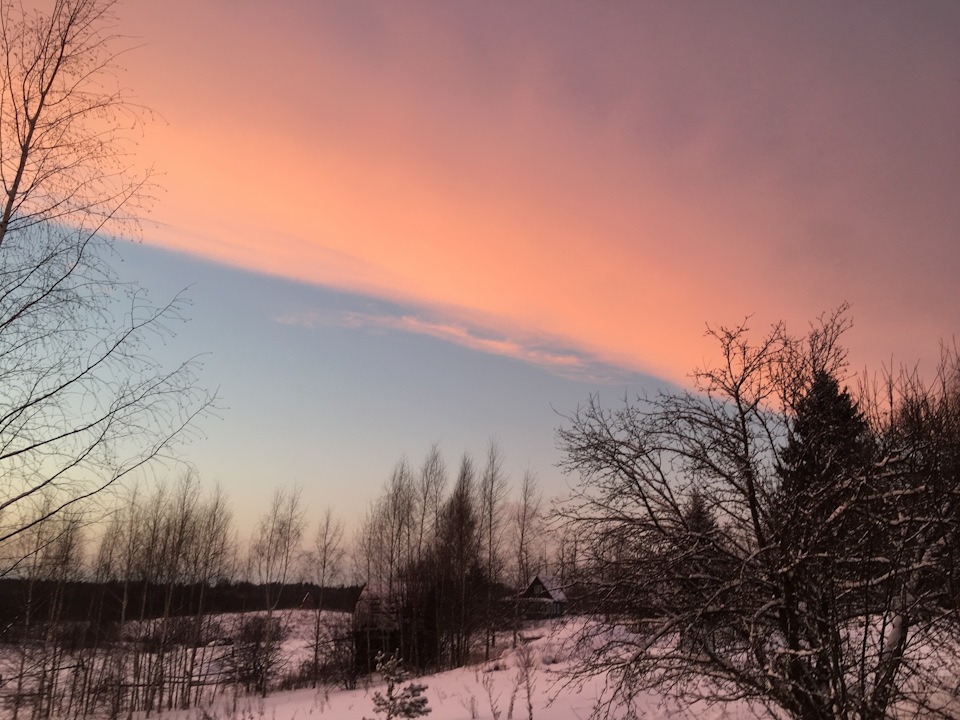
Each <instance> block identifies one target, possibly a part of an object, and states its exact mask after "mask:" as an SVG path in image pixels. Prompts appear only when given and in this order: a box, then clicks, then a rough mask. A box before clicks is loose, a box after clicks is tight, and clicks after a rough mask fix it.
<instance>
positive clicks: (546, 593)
mask: <svg viewBox="0 0 960 720" xmlns="http://www.w3.org/2000/svg"><path fill="white" fill-rule="evenodd" d="M520 598H521V600H522V602H523V605H524V607H525V609H526V613H525V614H527V615H529V616H533V617H546V618H555V617H560V616H561V615H563V613H564V611H565V610H566V605H567V596H566V594H565V593H564V592H563V590H561V589H560V585H559V583H557V581H556V579H555V578H554V577H553V575H545V574H544V573H539V574H538V575H536V576H535V577H534V578H533V580H531V581H530V584H529V585H528V586H527V589H526V590H524V591H523V592H522V593H520Z"/></svg>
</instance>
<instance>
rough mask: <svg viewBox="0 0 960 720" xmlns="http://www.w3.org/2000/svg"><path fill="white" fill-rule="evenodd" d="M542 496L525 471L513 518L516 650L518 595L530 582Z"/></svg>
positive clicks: (518, 624)
mask: <svg viewBox="0 0 960 720" xmlns="http://www.w3.org/2000/svg"><path fill="white" fill-rule="evenodd" d="M541 502H542V495H541V494H540V490H539V488H538V487H537V476H536V475H535V474H534V473H533V472H532V471H531V470H527V471H526V472H525V473H524V474H523V482H522V483H521V484H520V500H519V502H518V503H517V506H516V509H515V512H514V518H513V532H514V552H515V553H516V555H515V557H514V563H515V571H516V576H515V590H516V592H515V593H514V614H513V645H514V647H516V645H517V639H518V635H519V633H520V620H521V618H520V593H521V592H523V589H524V586H525V585H526V584H527V583H528V582H530V580H531V577H532V575H533V569H534V567H535V566H536V558H535V552H536V541H537V538H538V537H539V534H540V520H541V510H540V504H541Z"/></svg>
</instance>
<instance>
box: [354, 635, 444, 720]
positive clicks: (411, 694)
mask: <svg viewBox="0 0 960 720" xmlns="http://www.w3.org/2000/svg"><path fill="white" fill-rule="evenodd" d="M377 672H379V673H380V674H381V675H382V676H383V679H384V680H386V682H387V694H386V695H384V694H383V693H380V692H378V693H376V694H375V695H374V696H373V706H374V711H375V712H378V713H382V714H384V715H386V720H394V718H418V717H421V716H422V715H427V714H429V712H430V708H429V707H427V698H425V697H422V693H423V691H424V690H426V689H427V686H426V685H420V684H419V683H410V684H408V685H406V686H404V687H402V688H399V686H400V685H402V684H403V683H405V682H406V681H407V680H408V679H409V677H410V676H409V674H408V673H407V671H406V670H404V669H403V663H402V662H401V661H400V658H399V657H397V655H396V653H394V654H393V655H390V656H386V655H384V654H383V652H382V651H381V652H378V653H377ZM398 688H399V689H398ZM364 720H366V718H364Z"/></svg>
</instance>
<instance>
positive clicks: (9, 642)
mask: <svg viewBox="0 0 960 720" xmlns="http://www.w3.org/2000/svg"><path fill="white" fill-rule="evenodd" d="M503 465H504V461H503V457H502V454H501V451H500V450H499V448H498V446H497V445H496V443H491V444H490V446H489V451H488V455H487V458H486V462H485V464H484V465H483V466H482V467H481V468H480V469H476V468H475V465H474V462H473V461H472V459H471V458H470V457H469V456H468V455H464V456H463V457H462V458H461V460H460V463H459V466H458V470H457V474H456V479H455V481H454V482H453V484H452V487H450V488H448V484H449V479H448V476H447V475H448V473H447V469H446V465H445V462H444V460H443V458H442V456H441V454H440V452H439V449H438V448H436V447H434V448H432V449H431V450H430V452H429V453H428V454H427V457H426V458H425V460H424V462H423V464H422V465H421V467H420V468H419V471H418V472H416V473H414V472H413V470H412V469H411V467H410V464H409V462H408V461H406V460H401V461H400V462H399V463H398V464H397V466H396V468H395V469H394V471H393V473H392V474H391V476H390V478H389V480H388V481H387V482H386V484H385V486H384V489H383V491H382V493H381V495H380V496H379V497H378V498H376V499H375V500H374V501H373V502H372V503H371V506H370V509H369V511H368V512H367V514H366V517H365V518H364V520H363V522H362V523H361V524H360V525H359V526H358V528H357V529H356V531H355V534H354V537H353V538H352V540H351V539H350V538H349V537H347V535H346V533H345V529H344V524H343V522H342V521H341V520H340V519H339V518H337V517H336V516H335V514H334V513H333V512H332V510H331V509H329V508H328V509H326V510H325V511H324V512H322V513H321V514H320V515H319V516H318V518H317V519H316V520H315V521H310V520H309V519H308V513H307V509H306V508H305V507H304V505H303V502H302V498H301V493H300V491H299V490H297V489H293V490H290V489H283V488H281V489H277V490H276V491H275V492H274V494H273V497H272V500H271V502H270V504H269V506H268V508H267V509H266V510H265V511H264V512H263V514H262V515H261V517H260V518H259V520H258V522H257V523H256V524H255V526H254V527H253V528H252V529H251V530H250V532H249V534H248V537H246V538H242V537H241V533H239V532H238V531H237V529H236V528H235V527H234V523H233V517H232V513H231V510H230V505H229V502H228V499H227V497H226V494H225V493H224V492H223V490H222V489H220V488H213V489H210V490H208V491H204V490H203V488H202V487H201V483H200V482H199V480H198V478H197V477H195V476H194V475H192V474H187V475H185V476H183V477H181V478H180V479H179V480H177V481H175V482H172V483H160V484H158V485H156V487H154V488H153V489H150V490H146V489H144V488H142V487H139V486H133V487H131V488H129V489H128V490H127V491H125V492H118V493H115V494H114V496H113V497H114V502H113V507H110V508H106V507H104V504H103V502H101V503H100V504H99V506H98V508H97V510H98V512H99V513H101V514H102V516H103V517H104V518H105V520H103V521H102V522H100V523H94V522H92V521H91V520H90V518H89V517H85V516H83V515H82V514H81V513H80V511H79V508H78V509H75V510H72V511H71V512H69V513H59V514H57V515H55V516H53V517H47V518H45V519H44V520H43V521H42V522H38V523H34V524H32V525H31V526H30V528H29V529H27V530H26V531H24V532H22V533H20V534H19V535H18V536H17V538H16V543H15V544H10V545H9V546H8V549H9V550H10V551H11V553H12V554H14V555H16V556H17V557H18V558H20V560H19V562H18V563H17V564H16V567H15V568H14V569H12V570H11V571H10V572H8V573H7V574H6V577H5V578H4V579H3V580H0V595H2V596H3V597H4V598H5V599H6V600H7V602H6V603H5V604H4V611H3V617H2V618H0V620H2V621H3V628H2V631H0V653H2V654H4V656H5V657H6V658H8V660H9V659H12V660H10V661H9V662H8V667H10V666H12V667H15V671H14V672H7V673H4V675H3V678H2V680H0V698H2V700H3V702H4V703H5V704H6V705H7V706H8V707H10V708H12V711H13V715H14V716H19V715H20V714H21V713H26V714H28V715H29V716H31V717H47V716H50V715H51V714H63V715H72V716H77V717H82V716H85V715H86V714H88V713H95V712H99V711H103V710H108V711H109V712H110V713H114V714H115V713H119V712H130V711H143V712H152V711H157V710H161V709H170V708H185V707H191V706H193V705H195V704H197V703H199V702H201V701H203V700H206V699H209V698H210V697H211V696H213V695H215V694H217V693H219V692H225V691H226V690H227V689H229V690H231V691H234V692H236V691H238V690H239V691H248V692H257V693H260V694H262V695H265V694H266V693H267V692H269V691H272V690H275V689H277V688H280V687H294V686H303V685H313V686H316V685H317V684H319V683H329V682H333V683H336V684H340V685H344V686H348V687H349V686H352V684H354V683H355V682H356V680H357V678H358V677H359V676H360V675H361V674H363V673H367V672H371V671H372V670H373V669H374V667H375V661H374V658H375V657H376V654H377V653H378V652H381V651H385V652H396V653H398V657H399V658H401V659H402V660H403V661H404V663H405V664H407V665H408V666H410V667H412V668H415V669H417V670H420V671H423V670H426V669H428V668H429V669H438V668H448V667H455V666H459V665H462V664H464V663H466V662H468V661H471V660H475V659H478V658H482V657H486V658H489V657H490V655H491V652H492V651H493V649H494V646H495V644H496V643H497V640H498V637H499V640H500V642H501V643H502V642H505V641H511V639H515V633H516V630H517V627H518V623H519V621H520V619H521V616H520V607H519V604H518V602H516V601H515V599H516V598H517V597H518V593H519V591H520V590H522V589H523V587H524V585H525V584H526V583H527V582H528V581H529V576H530V575H531V574H532V573H534V572H536V571H539V570H542V569H543V568H544V565H545V563H547V562H548V560H549V559H550V558H549V557H548V551H549V543H548V542H547V534H546V532H545V526H544V518H543V512H542V508H541V497H540V493H539V491H538V489H537V486H536V480H535V478H534V476H533V474H532V473H531V472H527V473H526V474H525V475H524V476H523V481H522V483H521V487H520V489H519V495H518V497H517V498H516V499H515V501H513V502H511V498H510V497H509V494H508V491H509V485H508V482H507V476H506V473H505V471H504V467H503ZM39 512H40V514H41V515H44V514H45V513H44V511H43V509H42V508H41V509H40V511H39ZM347 582H349V583H350V586H349V587H345V586H344V584H345V583H347ZM361 588H363V589H364V592H365V593H366V597H367V598H368V601H367V602H366V603H364V602H361V603H360V605H359V608H360V610H359V612H358V614H357V620H356V621H355V622H354V623H352V624H351V621H350V620H349V619H344V618H343V617H341V618H339V619H338V618H334V617H332V616H331V615H330V614H329V613H328V612H324V611H325V610H330V609H332V608H334V607H336V608H337V609H339V610H346V611H348V612H352V611H353V609H354V606H355V605H356V601H357V599H358V597H360V590H361ZM371 602H372V603H373V604H374V605H376V609H375V611H374V613H373V614H372V615H371V614H370V612H369V611H370V610H371ZM291 607H295V608H296V607H302V608H307V609H309V610H310V611H312V613H313V614H312V621H311V625H312V632H311V637H310V639H309V641H308V645H309V649H310V654H311V656H312V657H311V659H310V661H309V662H305V663H303V664H301V665H300V666H297V667H291V666H290V664H289V663H288V662H287V661H286V657H285V654H284V653H285V651H284V647H283V645H284V642H285V641H286V640H287V639H288V636H289V631H290V629H289V627H287V626H286V624H285V618H286V617H287V616H286V615H285V614H284V613H281V610H284V609H285V608H291ZM364 611H367V614H366V615H364ZM229 612H235V613H236V612H239V613H241V617H240V619H239V620H236V619H233V620H225V615H224V614H225V613H229Z"/></svg>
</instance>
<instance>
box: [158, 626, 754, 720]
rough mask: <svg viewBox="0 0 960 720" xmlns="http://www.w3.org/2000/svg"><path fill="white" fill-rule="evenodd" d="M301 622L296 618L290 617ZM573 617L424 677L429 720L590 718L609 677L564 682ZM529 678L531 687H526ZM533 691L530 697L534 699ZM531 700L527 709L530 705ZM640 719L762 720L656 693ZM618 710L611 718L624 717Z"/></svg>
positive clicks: (263, 707) (289, 696)
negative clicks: (684, 704) (684, 706)
mask: <svg viewBox="0 0 960 720" xmlns="http://www.w3.org/2000/svg"><path fill="white" fill-rule="evenodd" d="M290 619H291V621H293V622H297V619H296V618H290ZM578 622H579V621H578V620H575V619H571V620H568V621H566V622H563V621H550V622H547V623H544V624H543V625H541V626H539V627H537V628H535V629H529V630H527V631H526V632H525V633H524V636H525V637H526V639H527V642H526V643H525V644H524V645H523V646H521V647H520V648H519V649H506V650H505V651H504V652H503V653H502V654H501V656H500V657H499V658H498V659H497V660H495V661H491V662H487V663H483V664H480V665H475V666H471V667H466V668H460V669H458V670H451V671H448V672H444V673H439V674H437V675H429V676H425V677H422V678H418V679H417V682H419V683H421V684H424V685H426V686H427V690H426V692H425V693H424V695H425V696H426V697H427V699H428V701H429V707H430V709H431V712H430V714H429V715H428V716H427V717H428V718H429V720H474V719H480V718H482V719H487V718H489V719H490V720H527V719H528V718H530V717H532V718H535V719H536V720H581V719H585V718H588V717H590V715H591V713H592V711H593V709H594V707H595V704H596V702H597V699H598V698H599V697H600V696H601V694H602V692H603V683H604V678H602V677H601V678H594V679H592V680H589V681H587V682H586V683H585V684H584V685H583V686H582V687H581V688H579V689H574V688H572V687H569V686H567V685H565V684H564V679H565V678H564V675H563V673H562V671H563V668H564V667H565V665H566V657H567V656H568V655H567V653H568V652H569V647H570V638H571V637H572V635H573V633H574V632H575V630H576V627H577V623H578ZM528 680H529V683H528V682H527V681H528ZM528 688H529V697H528ZM378 690H381V691H382V690H383V686H382V684H377V683H372V684H369V685H366V686H363V687H361V688H359V689H357V690H349V691H348V690H335V689H331V688H321V689H320V690H312V689H307V690H294V691H290V692H283V693H275V694H272V695H270V696H269V697H267V698H266V699H261V698H257V697H249V696H240V697H230V696H227V697H221V698H220V699H218V700H217V701H216V702H215V703H214V704H213V705H211V706H208V707H205V708H195V709H193V710H189V711H178V712H170V713H163V714H159V715H156V714H155V715H153V716H152V717H154V718H158V720H259V718H264V719H265V720H307V719H308V718H330V719H331V720H340V719H342V720H353V719H355V720H360V719H361V718H364V717H366V718H370V719H371V720H373V719H374V718H380V717H382V716H379V715H376V714H375V713H374V709H373V708H374V706H373V696H374V693H376V692H377V691H378ZM528 700H529V705H528ZM638 709H639V710H640V715H641V717H646V718H653V719H658V718H675V717H684V716H687V717H695V718H703V719H705V720H722V719H726V718H730V719H731V720H733V719H738V720H739V719H740V718H744V719H746V718H756V717H757V712H756V711H755V710H754V709H752V708H750V707H749V706H747V705H746V704H743V703H733V704H727V705H724V706H714V707H708V706H706V705H704V704H700V705H698V706H695V707H693V708H690V709H689V710H688V711H687V712H686V713H684V712H683V711H681V710H680V709H678V708H676V707H673V706H671V705H670V704H668V703H666V702H664V700H663V698H662V697H659V696H657V695H655V694H649V695H646V696H643V697H642V699H641V701H640V703H639V707H638ZM624 716H625V714H624V712H623V711H619V712H618V713H617V714H615V715H614V716H613V717H624Z"/></svg>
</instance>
